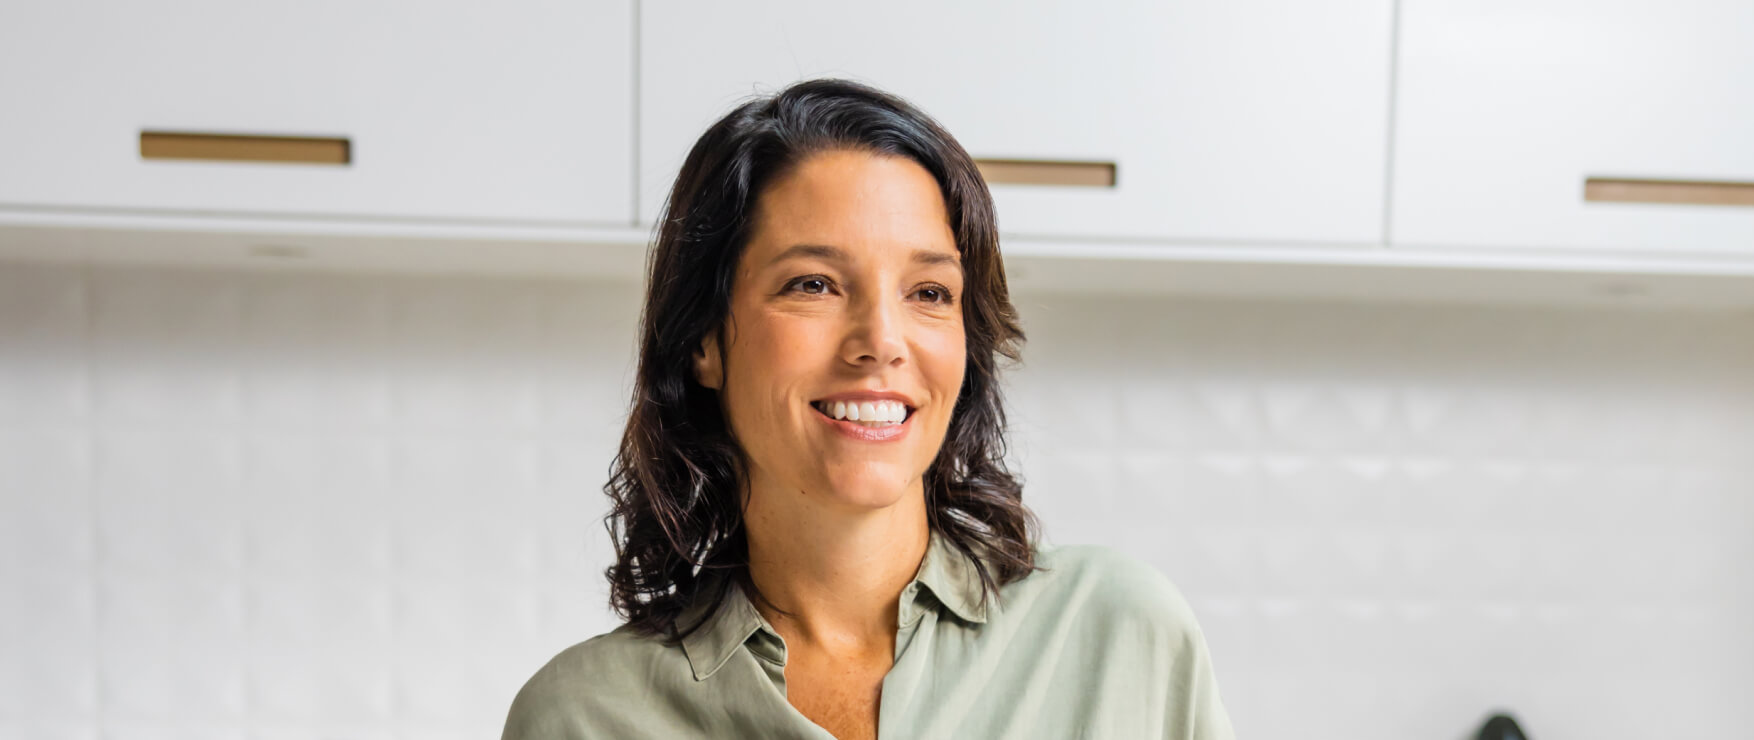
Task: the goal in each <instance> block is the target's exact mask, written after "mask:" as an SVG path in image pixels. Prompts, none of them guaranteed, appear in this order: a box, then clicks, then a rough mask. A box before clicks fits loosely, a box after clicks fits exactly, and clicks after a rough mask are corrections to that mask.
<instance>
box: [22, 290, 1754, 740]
mask: <svg viewBox="0 0 1754 740" xmlns="http://www.w3.org/2000/svg"><path fill="white" fill-rule="evenodd" d="M1018 299H1019V304H1020V309H1021V310H1022V312H1023V315H1024V320H1025V327H1026V330H1027V331H1028V332H1029V334H1030V342H1029V344H1028V346H1027V349H1026V353H1025V354H1026V359H1025V361H1024V363H1023V364H1022V365H1021V366H1020V367H1017V368H1014V369H1013V370H1012V371H1010V374H1009V376H1008V377H1009V381H1008V388H1009V391H1008V392H1009V397H1010V400H1011V402H1012V410H1013V420H1012V421H1013V428H1014V434H1013V457H1014V459H1015V460H1016V465H1017V467H1018V468H1019V469H1020V470H1021V471H1022V473H1023V474H1024V476H1025V478H1026V481H1027V487H1026V500H1027V501H1028V503H1030V504H1031V505H1032V506H1033V507H1034V508H1035V509H1036V511H1037V512H1038V513H1039V514H1040V515H1041V517H1042V519H1043V521H1044V523H1045V531H1046V535H1047V539H1048V540H1050V541H1052V542H1059V543H1078V542H1093V543H1103V544H1109V545H1112V546H1114V547H1117V548H1120V549H1123V550H1125V551H1128V552H1130V553H1133V554H1135V555H1137V556H1138V557H1140V558H1143V559H1145V560H1148V561H1149V562H1151V563H1153V564H1155V565H1156V566H1158V567H1159V568H1161V569H1162V570H1163V571H1164V572H1165V573H1167V574H1168V575H1169V576H1170V578H1171V579H1172V580H1174V581H1175V582H1176V583H1177V584H1178V585H1179V586H1180V587H1181V589H1182V591H1183V592H1184V593H1185V594H1186V595H1187V597H1188V599H1189V601H1190V602H1191V603H1192V604H1193V606H1194V608H1195V610H1196V613H1197V614H1198V615H1199V617H1200V619H1201V623H1202V626H1203V627H1204V629H1205V631H1206V634H1207V637H1208V641H1209V644H1210V646H1211V649H1212V653H1213V656H1214V660H1215V663H1216V667H1217V671H1218V677H1219V682H1220V686H1221V690H1222V693H1223V696H1224V699H1225V702H1226V704H1227V705H1228V707H1229V709H1230V712H1231V715H1232V718H1233V721H1234V722H1235V724H1236V725H1237V728H1238V730H1239V734H1240V735H1241V736H1242V737H1250V738H1290V737H1297V738H1333V739H1335V740H1339V739H1340V738H1345V739H1346V740H1375V739H1381V740H1391V739H1393V740H1402V739H1404V738H1441V739H1444V740H1454V739H1459V738H1463V737H1467V736H1470V734H1469V733H1470V731H1471V730H1473V729H1474V728H1475V727H1476V726H1477V725H1478V724H1479V722H1480V721H1481V720H1482V719H1483V718H1484V717H1485V716H1486V714H1487V713H1488V712H1490V711H1493V710H1495V709H1508V710H1510V711H1512V712H1514V713H1515V714H1517V715H1518V716H1519V717H1520V718H1521V719H1522V720H1523V722H1524V725H1525V728H1526V729H1528V730H1529V732H1530V734H1531V735H1533V736H1535V737H1538V738H1541V740H1565V739H1566V738H1574V739H1579V740H1582V739H1586V738H1587V739H1588V740H1605V739H1610V738H1627V739H1631V738H1647V737H1656V736H1663V737H1688V738H1712V737H1720V738H1736V737H1745V736H1746V731H1747V728H1748V727H1750V726H1754V704H1751V703H1749V702H1748V701H1747V697H1749V696H1751V695H1754V627H1751V626H1750V625H1754V569H1751V568H1750V566H1754V544H1751V543H1754V537H1751V536H1750V535H1754V315H1749V314H1746V313H1742V314H1724V313H1645V312H1635V311H1610V310H1583V309H1551V308H1534V307H1522V308H1516V307H1495V308H1477V307H1461V306H1436V305H1362V304H1360V305H1352V304H1343V303H1300V302H1271V301H1246V302H1243V301H1219V300H1189V299H1163V298H1152V299H1146V298H1109V297H1093V296H1061V295H1046V294H1042V295H1037V294H1024V295H1020V296H1018ZM638 300H639V293H638V290H637V288H636V287H635V286H632V285H628V284H619V283H616V284H594V283H586V282H564V281H519V280H505V279H486V278H463V277H457V278H438V277H405V276H366V275H348V276H337V275H323V274H314V273H313V274H293V273H281V272H250V273H242V272H210V271H196V270H178V269H168V268H126V267H117V266H101V267H83V266H76V265H25V264H0V552H3V553H4V558H3V559H0V656H4V657H3V658H0V738H19V739H30V740H38V739H43V740H52V739H61V738H67V739H70V738H82V739H95V738H105V739H107V740H135V739H146V738H179V739H199V738H259V739H261V740H278V739H280V738H345V739H361V740H363V739H367V738H370V739H387V738H482V737H497V736H498V731H499V727H500V723H501V722H502V721H503V719H504V714H505V710H506V708H507V706H508V704H509V702H510V700H511V697H512V695H513V693H515V692H516V690H517V688H518V687H519V686H520V685H521V684H522V682H523V680H524V679H525V678H527V677H528V676H529V674H530V673H531V672H533V671H534V670H535V669H536V668H537V667H538V666H540V665H541V664H542V663H543V662H544V661H546V660H547V659H548V658H549V657H550V656H552V655H553V654H554V653H555V652H557V651H558V650H560V649H561V648H564V647H566V646H567V645H570V644H572V643H574V642H577V641H579V640H582V639H584V638H586V637H589V636H591V635H593V634H596V633H598V632H602V631H605V630H607V629H610V628H612V627H613V626H614V624H615V621H614V618H613V616H612V614H611V613H610V612H609V611H608V609H607V606H606V603H605V599H606V588H605V586H604V582H603V578H602V576H601V572H602V570H603V568H605V567H606V566H607V565H608V564H609V561H610V557H611V552H612V551H611V549H610V546H609V543H608V541H607V539H606V535H605V532H604V529H603V527H602V524H601V522H600V518H601V516H602V514H603V512H604V511H605V506H604V499H603V496H602V494H601V492H600V487H601V485H602V483H603V480H604V478H605V474H606V470H607V467H608V463H609V457H610V455H611V453H612V451H613V449H614V445H615V442H616V439H617V436H618V434H619V431H620V429H619V425H620V421H621V418H622V414H623V412H624V410H625V404H626V394H627V391H628V387H629V377H630V373H631V369H632V352H633V340H634V326H635V322H636V320H637V315H638Z"/></svg>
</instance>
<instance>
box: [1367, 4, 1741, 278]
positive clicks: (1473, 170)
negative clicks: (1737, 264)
mask: <svg viewBox="0 0 1754 740" xmlns="http://www.w3.org/2000/svg"><path fill="white" fill-rule="evenodd" d="M1400 13H1401V35H1400V45H1399V48H1400V60H1399V68H1398V75H1397V76H1398V80H1399V84H1398V85H1397V94H1396V104H1397V109H1396V134H1395V156H1394V163H1395V166H1394V179H1393V182H1394V186H1393V198H1392V208H1391V210H1392V214H1393V215H1392V227H1391V241H1392V242H1393V243H1394V244H1395V245H1396V246H1404V247H1410V248H1432V247H1442V248H1448V249H1455V248H1465V249H1477V248H1513V249H1523V250H1555V251H1560V252H1564V251H1566V250H1590V251H1597V252H1605V251H1615V250H1618V251H1623V252H1625V253H1638V254H1649V255H1653V256H1658V255H1666V256H1674V255H1685V254H1695V255H1708V256H1709V255H1717V256H1723V255H1725V254H1732V253H1739V254H1741V255H1744V256H1746V255H1750V254H1754V207H1750V206H1751V205H1754V197H1750V193H1754V185H1749V186H1741V187H1739V186H1737V185H1736V184H1735V183H1754V3H1749V2H1747V0H1588V1H1587V2H1586V1H1584V0H1402V1H1401V11H1400ZM1592 179H1598V180H1600V181H1602V182H1607V183H1608V184H1610V185H1612V183H1611V182H1609V181H1619V182H1620V185H1618V186H1613V187H1608V188H1603V187H1602V186H1601V183H1598V186H1597V187H1595V188H1591V187H1588V186H1587V183H1588V182H1589V181H1590V180H1592ZM1626 181H1631V182H1626ZM1677 182H1678V183H1704V185H1703V186H1701V185H1679V186H1677V185H1671V184H1670V183H1677ZM1615 190H1618V191H1619V192H1618V193H1615V192H1614V191H1615ZM1688 190H1691V191H1693V192H1694V193H1696V194H1702V195H1703V196H1704V197H1703V198H1702V199H1703V200H1707V201H1713V200H1715V201H1717V203H1715V204H1700V203H1674V202H1627V201H1624V200H1619V199H1618V198H1620V197H1623V196H1626V195H1628V194H1630V195H1632V196H1633V198H1634V199H1635V200H1647V201H1648V200H1657V201H1661V200H1668V199H1672V196H1675V195H1678V194H1684V193H1685V192H1686V191H1688ZM1641 191H1642V192H1643V193H1644V195H1643V196H1640V195H1639V193H1640V192H1641ZM1713 193H1715V194H1716V195H1715V197H1714V196H1713V195H1712V194H1713ZM1586 195H1588V196H1590V197H1586ZM1604 195H1605V196H1609V197H1614V198H1616V199H1615V200H1598V199H1595V198H1598V197H1602V196H1604ZM1737 200H1743V201H1746V202H1748V203H1749V205H1742V206H1737V205H1730V204H1728V203H1731V202H1735V201H1737Z"/></svg>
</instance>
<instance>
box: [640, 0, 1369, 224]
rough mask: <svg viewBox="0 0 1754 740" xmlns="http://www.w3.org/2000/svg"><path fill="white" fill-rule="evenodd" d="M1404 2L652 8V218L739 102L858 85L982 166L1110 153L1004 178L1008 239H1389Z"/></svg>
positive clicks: (658, 0) (645, 70)
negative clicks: (1092, 178)
mask: <svg viewBox="0 0 1754 740" xmlns="http://www.w3.org/2000/svg"><path fill="white" fill-rule="evenodd" d="M1392 15H1393V14H1392V8H1391V2H1390V0H1169V1H1167V2H1166V1H1164V0H1152V1H1149V2H1147V1H1144V0H1131V1H1117V2H1098V3H1067V2H1046V1H1031V2H1015V1H1012V2H1000V1H998V0H991V1H980V0H948V1H946V0H902V1H900V2H888V3H882V4H879V5H869V4H850V5H842V4H835V3H818V2H807V1H805V0H767V1H765V2H749V3H699V2H683V1H682V0H643V1H642V2H641V4H640V24H639V25H640V60H641V61H640V156H641V159H640V173H641V188H640V192H641V196H640V215H641V218H642V220H644V221H646V222H651V221H654V220H655V219H656V216H657V213H658V210H659V208H660V207H661V206H662V203H663V199H664V197H665V196H666V195H667V192H668V189H669V187H670V185H671V181H672V180H673V178H674V177H675V173H676V171H677V169H678V167H680V165H681V162H682V159H683V157H684V155H685V154H686V153H687V151H688V148H689V147H690V146H692V144H693V143H694V140H695V139H696V138H697V137H698V136H699V135H700V134H701V133H702V132H703V131H704V130H705V129H706V127H707V126H708V125H709V124H710V123H711V122H712V121H713V120H714V119H716V118H717V117H718V116H720V115H722V114H723V113H725V112H727V111H728V110H730V108H731V107H732V106H733V105H734V104H735V103H736V102H738V100H739V99H740V98H743V97H746V96H748V95H750V94H751V93H755V92H771V91H774V90H777V89H779V88H780V87H783V86H784V85H785V84H786V83H789V82H792V81H795V80H798V79H802V78H808V77H817V76H829V75H832V76H845V77H853V78H856V79H860V80H862V81H865V82H870V83H873V84H876V85H877V86H879V87H881V88H884V89H886V90H888V91H890V92H893V93H896V94H898V95H900V96H902V97H904V98H907V99H909V100H911V101H913V102H914V103H916V104H917V105H919V106H920V107H922V108H923V109H924V110H925V111H926V112H927V113H929V114H931V115H932V116H933V117H935V118H937V119H938V120H940V121H941V122H943V123H944V125H945V126H946V127H947V128H948V129H949V130H950V132H951V133H952V134H953V135H955V136H956V137H957V139H958V140H959V141H960V142H961V143H962V145H963V146H964V148H966V149H968V150H969V152H970V153H971V154H973V155H974V156H975V157H977V158H995V159H1027V160H1074V161H1099V162H1113V163H1114V164H1115V167H1116V177H1115V181H1116V182H1115V185H1114V186H1113V187H1075V186H1061V185H1052V186H1042V185H995V186H994V187H993V190H994V194H995V198H996V199H997V201H998V207H999V219H1000V224H999V225H1000V228H1001V229H1003V230H1004V231H1006V232H1008V233H1012V234H1017V233H1025V234H1032V235H1042V236H1050V237H1052V236H1070V237H1111V238H1119V239H1130V238H1142V239H1153V240H1163V239H1188V240H1203V241H1209V240H1233V239H1234V240H1270V241H1274V242H1285V241H1307V242H1344V243H1352V244H1355V243H1359V242H1367V243H1378V242H1380V241H1381V240H1382V238H1383V210H1382V209H1383V200H1384V197H1383V196H1384V192H1383V191H1384V187H1385V176H1386V172H1385V162H1384V160H1385V158H1386V155H1387V135H1386V129H1387V120H1388V96H1389V80H1388V76H1389V61H1390V60H1389V56H1390V52H1389V47H1390V43H1389V41H1390V35H1391V30H1392V25H1393V20H1392Z"/></svg>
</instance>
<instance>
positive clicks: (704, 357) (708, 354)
mask: <svg viewBox="0 0 1754 740" xmlns="http://www.w3.org/2000/svg"><path fill="white" fill-rule="evenodd" d="M718 334H719V333H718V332H716V331H709V332H707V333H706V336H705V337H703V338H702V339H701V340H700V346H699V347H696V348H695V350H694V378H695V380H697V381H700V384H701V385H703V386H706V387H708V388H711V389H713V390H715V391H716V390H719V387H720V386H722V385H724V384H725V369H724V367H723V366H721V364H720V362H719V336H718Z"/></svg>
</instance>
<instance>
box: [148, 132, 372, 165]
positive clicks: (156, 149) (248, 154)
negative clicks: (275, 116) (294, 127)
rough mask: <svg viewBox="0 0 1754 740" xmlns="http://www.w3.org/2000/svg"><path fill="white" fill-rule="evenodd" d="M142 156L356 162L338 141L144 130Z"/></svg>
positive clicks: (348, 147)
mask: <svg viewBox="0 0 1754 740" xmlns="http://www.w3.org/2000/svg"><path fill="white" fill-rule="evenodd" d="M140 157H141V158H142V159H205V160H223V161H230V162H301V163H306V164H338V165H345V164H348V163H350V162H352V161H353V147H352V144H351V142H349V141H348V140H347V139H334V138H319V137H304V136H242V135H237V134H199V133H187V132H176V131H142V132H140Z"/></svg>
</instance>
